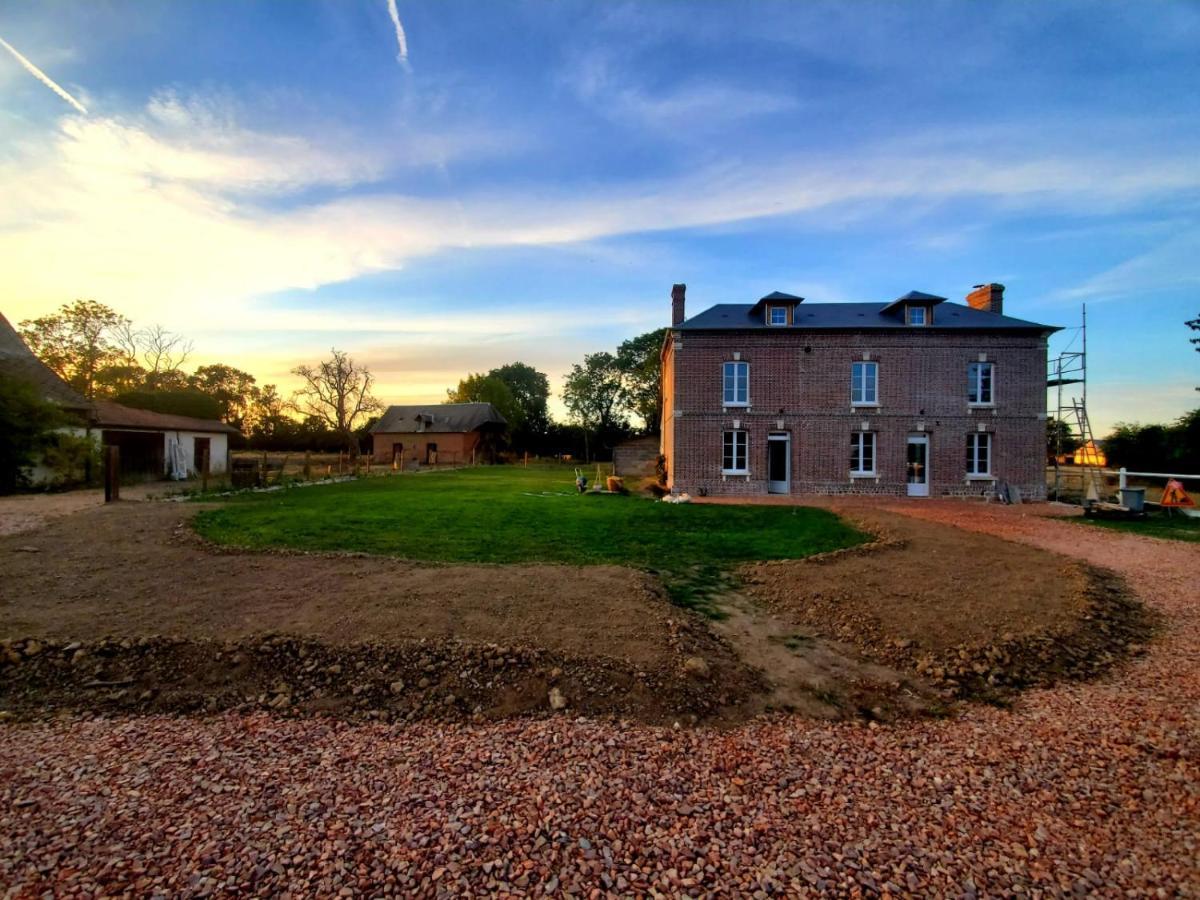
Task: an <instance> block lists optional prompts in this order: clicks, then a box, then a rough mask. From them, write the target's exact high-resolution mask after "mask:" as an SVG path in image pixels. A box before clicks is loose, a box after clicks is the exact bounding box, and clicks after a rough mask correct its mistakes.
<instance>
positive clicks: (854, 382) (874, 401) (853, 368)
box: [850, 360, 879, 406]
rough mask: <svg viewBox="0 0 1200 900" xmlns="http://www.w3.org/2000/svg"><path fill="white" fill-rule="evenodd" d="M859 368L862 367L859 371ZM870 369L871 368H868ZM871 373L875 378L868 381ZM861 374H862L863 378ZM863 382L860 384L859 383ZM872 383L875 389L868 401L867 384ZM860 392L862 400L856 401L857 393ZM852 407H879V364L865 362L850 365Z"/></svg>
mask: <svg viewBox="0 0 1200 900" xmlns="http://www.w3.org/2000/svg"><path fill="white" fill-rule="evenodd" d="M859 366H862V368H861V369H859ZM868 367H869V368H868ZM868 371H871V372H873V373H874V377H873V378H871V379H868V378H867V377H866V373H867V372H868ZM859 372H861V373H862V375H861V377H860V376H859V374H858V373H859ZM860 381H861V382H862V383H861V384H859V383H858V382H860ZM868 381H870V382H871V385H872V387H873V389H874V390H873V393H872V394H871V398H870V399H869V400H868V399H867V382H868ZM856 390H857V391H858V392H859V395H860V399H858V400H855V399H854V393H855V391H856ZM850 405H851V406H878V405H879V363H877V362H869V361H866V360H863V361H862V362H853V363H851V364H850Z"/></svg>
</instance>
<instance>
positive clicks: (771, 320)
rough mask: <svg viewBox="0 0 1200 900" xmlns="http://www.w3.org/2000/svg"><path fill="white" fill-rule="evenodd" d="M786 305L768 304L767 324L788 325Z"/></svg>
mask: <svg viewBox="0 0 1200 900" xmlns="http://www.w3.org/2000/svg"><path fill="white" fill-rule="evenodd" d="M787 314H788V311H787V307H786V306H768V307H767V324H768V325H786V324H787V323H788V321H787Z"/></svg>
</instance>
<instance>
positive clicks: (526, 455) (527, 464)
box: [525, 450, 529, 469]
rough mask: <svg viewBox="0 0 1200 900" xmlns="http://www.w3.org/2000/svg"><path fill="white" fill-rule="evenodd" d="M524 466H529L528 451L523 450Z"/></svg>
mask: <svg viewBox="0 0 1200 900" xmlns="http://www.w3.org/2000/svg"><path fill="white" fill-rule="evenodd" d="M525 468H527V469H528V468H529V451H528V450H526V451H525Z"/></svg>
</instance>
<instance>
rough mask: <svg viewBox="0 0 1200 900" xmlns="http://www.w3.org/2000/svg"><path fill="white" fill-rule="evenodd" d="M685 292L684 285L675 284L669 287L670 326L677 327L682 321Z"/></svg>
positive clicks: (685, 286) (685, 287)
mask: <svg viewBox="0 0 1200 900" xmlns="http://www.w3.org/2000/svg"><path fill="white" fill-rule="evenodd" d="M685 291H687V285H686V284H676V285H673V286H672V287H671V324H672V325H678V324H679V323H680V322H682V321H683V320H684V315H683V295H684V292H685Z"/></svg>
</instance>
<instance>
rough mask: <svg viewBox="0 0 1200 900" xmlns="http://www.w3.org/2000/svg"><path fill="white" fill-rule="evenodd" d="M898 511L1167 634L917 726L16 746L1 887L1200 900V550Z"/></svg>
mask: <svg viewBox="0 0 1200 900" xmlns="http://www.w3.org/2000/svg"><path fill="white" fill-rule="evenodd" d="M898 507H899V509H900V510H901V511H903V512H904V513H908V514H914V515H919V516H921V517H922V518H928V519H933V520H937V521H945V522H950V523H952V524H958V525H962V526H964V527H967V528H971V529H974V530H979V531H986V532H990V533H995V534H1000V535H1003V536H1005V537H1010V538H1013V539H1016V540H1020V541H1024V542H1027V543H1030V544H1033V545H1036V546H1039V547H1044V548H1047V549H1050V550H1055V551H1058V552H1063V553H1068V554H1071V555H1075V556H1078V557H1081V558H1084V559H1087V560H1089V561H1091V562H1094V563H1097V564H1100V565H1104V566H1108V567H1111V568H1114V569H1117V570H1118V571H1120V572H1122V573H1124V574H1125V575H1126V576H1127V577H1128V578H1129V580H1130V581H1131V583H1132V584H1133V585H1134V586H1135V587H1136V588H1137V589H1138V590H1139V592H1141V594H1142V596H1143V598H1144V599H1145V600H1146V601H1147V602H1148V603H1150V604H1152V605H1154V606H1155V607H1157V608H1158V609H1160V610H1161V611H1162V612H1164V613H1165V614H1166V616H1167V617H1168V622H1169V630H1168V632H1167V633H1166V634H1165V635H1164V637H1163V638H1162V639H1161V640H1160V641H1159V642H1158V643H1157V644H1156V645H1155V646H1154V647H1153V648H1152V650H1151V652H1150V653H1149V654H1148V655H1147V656H1146V657H1143V658H1141V659H1139V660H1137V661H1135V662H1134V663H1132V664H1130V665H1129V666H1128V667H1127V668H1125V669H1124V670H1122V671H1121V672H1119V673H1118V674H1117V675H1116V676H1114V677H1113V678H1110V679H1108V680H1106V681H1102V682H1099V683H1093V684H1073V685H1066V686H1061V687H1058V688H1055V689H1053V690H1047V691H1036V692H1031V693H1028V694H1026V695H1024V696H1023V698H1022V699H1021V701H1020V703H1019V705H1018V707H1017V708H1016V709H1015V710H1011V711H1005V710H1000V709H995V708H989V707H976V708H973V709H971V710H969V711H968V712H967V713H965V714H964V715H962V716H960V717H959V718H957V719H954V720H943V721H929V722H923V723H907V724H903V725H899V726H885V727H874V726H869V725H862V724H856V723H841V724H829V723H821V722H814V721H811V720H806V719H800V718H785V717H780V718H774V719H765V720H757V721H755V722H754V723H752V724H750V725H747V726H743V727H741V728H737V729H734V730H730V731H723V732H721V731H711V730H696V731H689V730H683V731H671V730H663V729H653V728H646V727H633V726H629V727H622V726H620V725H617V724H603V723H597V722H586V721H575V720H571V719H567V718H559V719H549V720H539V721H530V720H514V721H508V722H503V723H500V724H494V725H487V726H465V725H464V726H449V727H446V726H437V725H432V724H430V725H417V726H409V727H391V726H351V725H347V724H344V723H330V722H325V721H322V720H316V719H308V720H298V721H293V720H280V719H273V718H271V717H268V716H255V717H250V718H243V717H237V716H222V717H217V718H210V719H188V718H141V719H124V720H115V721H114V720H107V721H70V722H61V723H57V724H51V725H38V726H24V725H21V726H13V725H10V726H7V727H4V728H3V729H0V804H2V805H0V808H2V809H3V814H2V816H3V818H2V820H0V883H4V884H7V885H11V886H12V887H11V893H12V895H14V896H33V895H40V894H42V893H44V892H46V891H51V892H58V893H61V894H68V893H72V892H79V893H85V892H86V893H100V892H102V893H115V892H130V893H133V894H136V895H140V896H150V895H153V894H156V893H158V894H165V895H174V894H195V895H198V894H218V895H219V894H247V893H257V894H268V893H270V894H279V893H281V892H284V891H289V892H291V893H292V894H293V895H294V896H314V895H336V894H339V893H340V894H342V895H344V896H350V895H356V894H359V893H363V894H369V895H380V894H388V893H391V894H404V895H411V894H414V893H416V894H427V895H435V894H439V893H442V894H450V893H466V892H473V893H482V892H506V891H507V892H514V893H524V892H530V893H543V892H545V893H562V892H570V893H572V894H587V893H589V892H590V891H598V892H600V893H606V892H612V893H615V894H637V893H649V892H651V891H658V892H662V893H666V894H684V893H686V894H703V893H706V892H719V893H722V894H728V893H738V892H745V893H750V894H753V893H755V892H758V891H761V892H763V894H770V893H787V894H797V893H801V894H802V893H813V894H815V893H821V892H824V893H830V894H835V895H838V894H841V895H850V894H867V895H872V894H877V893H885V892H886V893H892V894H903V893H913V894H922V895H935V896H961V895H965V896H975V895H979V896H984V895H1005V894H1010V893H1011V894H1016V893H1020V894H1030V893H1045V894H1057V893H1079V894H1086V893H1093V894H1097V895H1102V896H1118V895H1120V896H1125V895H1127V894H1128V895H1139V894H1140V895H1150V896H1180V895H1183V896H1195V895H1196V894H1198V893H1200V862H1198V860H1200V846H1198V844H1200V740H1198V739H1200V600H1198V599H1197V598H1198V597H1200V575H1198V574H1197V573H1198V570H1200V566H1198V563H1200V547H1196V546H1194V545H1187V544H1183V543H1169V542H1163V541H1157V540H1154V539H1149V538H1140V537H1137V536H1132V535H1127V534H1121V533H1115V532H1108V531H1101V530H1100V529H1095V530H1092V529H1088V528H1086V527H1084V526H1080V525H1077V524H1074V523H1069V522H1060V521H1055V520H1052V519H1047V518H1041V517H1038V516H1035V515H1032V514H1031V513H1030V508H1029V507H1025V508H1020V509H1011V508H983V507H980V506H977V505H967V504H962V503H953V502H945V503H943V502H937V501H935V502H930V503H923V504H907V503H906V504H898Z"/></svg>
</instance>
